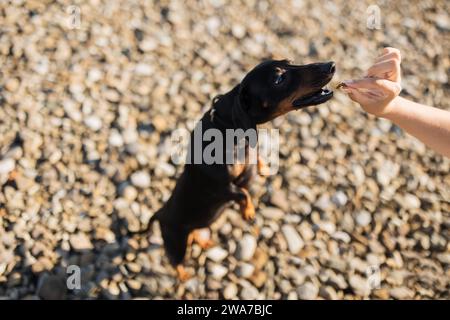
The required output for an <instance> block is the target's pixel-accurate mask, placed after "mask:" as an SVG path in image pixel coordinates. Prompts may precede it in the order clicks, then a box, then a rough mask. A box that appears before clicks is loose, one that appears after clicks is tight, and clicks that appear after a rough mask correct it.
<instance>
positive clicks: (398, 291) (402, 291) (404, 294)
mask: <svg viewBox="0 0 450 320" xmlns="http://www.w3.org/2000/svg"><path fill="white" fill-rule="evenodd" d="M389 294H390V296H391V297H392V298H394V299H398V300H403V299H411V298H413V297H414V292H413V291H412V290H411V289H408V288H406V287H398V288H393V289H391V290H390V291H389Z"/></svg>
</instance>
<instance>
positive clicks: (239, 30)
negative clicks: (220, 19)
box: [231, 24, 246, 39]
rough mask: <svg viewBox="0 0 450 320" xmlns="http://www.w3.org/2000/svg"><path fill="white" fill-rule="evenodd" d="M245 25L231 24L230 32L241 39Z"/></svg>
mask: <svg viewBox="0 0 450 320" xmlns="http://www.w3.org/2000/svg"><path fill="white" fill-rule="evenodd" d="M245 32H246V31H245V27H244V26H243V25H240V24H233V26H232V27H231V33H232V34H233V36H235V37H236V38H238V39H242V38H243V37H244V36H245Z"/></svg>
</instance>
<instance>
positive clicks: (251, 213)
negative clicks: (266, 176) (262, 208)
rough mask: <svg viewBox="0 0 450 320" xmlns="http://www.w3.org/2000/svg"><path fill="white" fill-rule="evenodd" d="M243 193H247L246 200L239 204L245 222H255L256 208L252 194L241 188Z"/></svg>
mask: <svg viewBox="0 0 450 320" xmlns="http://www.w3.org/2000/svg"><path fill="white" fill-rule="evenodd" d="M241 191H242V192H244V193H245V200H243V201H241V202H240V203H239V208H240V211H241V214H242V216H243V217H244V219H245V220H253V219H254V218H255V207H254V205H253V202H252V198H251V196H250V193H249V192H248V190H247V189H244V188H241Z"/></svg>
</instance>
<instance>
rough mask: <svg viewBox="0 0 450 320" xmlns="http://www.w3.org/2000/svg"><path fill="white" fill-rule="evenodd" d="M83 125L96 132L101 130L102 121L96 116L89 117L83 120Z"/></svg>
mask: <svg viewBox="0 0 450 320" xmlns="http://www.w3.org/2000/svg"><path fill="white" fill-rule="evenodd" d="M84 124H85V125H86V126H87V127H88V128H89V129H91V130H94V131H98V130H100V129H101V128H102V120H101V119H100V118H99V117H97V116H94V115H92V116H89V117H87V118H86V119H84Z"/></svg>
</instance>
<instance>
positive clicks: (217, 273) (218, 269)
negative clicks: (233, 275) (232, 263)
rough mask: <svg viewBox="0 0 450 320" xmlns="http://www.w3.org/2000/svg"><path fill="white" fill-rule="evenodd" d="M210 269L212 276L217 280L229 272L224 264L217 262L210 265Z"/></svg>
mask: <svg viewBox="0 0 450 320" xmlns="http://www.w3.org/2000/svg"><path fill="white" fill-rule="evenodd" d="M209 271H210V272H211V276H212V277H213V278H214V279H217V280H220V279H222V278H223V277H224V276H225V275H226V274H227V273H228V269H227V268H225V267H224V266H222V265H220V264H216V263H214V264H212V265H211V266H210V267H209Z"/></svg>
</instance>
